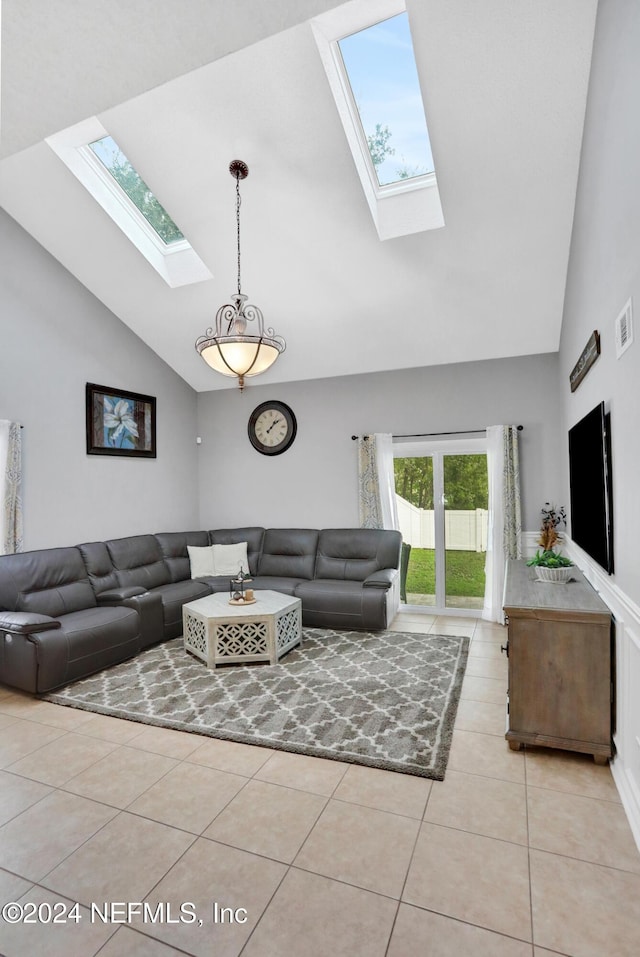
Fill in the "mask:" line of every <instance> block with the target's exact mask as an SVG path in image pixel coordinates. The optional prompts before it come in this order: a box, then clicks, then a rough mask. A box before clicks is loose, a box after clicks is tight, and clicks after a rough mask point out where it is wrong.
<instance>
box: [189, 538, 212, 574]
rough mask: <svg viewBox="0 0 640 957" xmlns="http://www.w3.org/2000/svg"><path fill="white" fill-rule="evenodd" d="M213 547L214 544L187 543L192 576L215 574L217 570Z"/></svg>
mask: <svg viewBox="0 0 640 957" xmlns="http://www.w3.org/2000/svg"><path fill="white" fill-rule="evenodd" d="M213 548H214V546H213V545H205V546H199V545H187V551H188V552H189V563H190V565H191V577H192V578H202V577H204V576H205V575H215V573H216V571H215V565H214V561H213Z"/></svg>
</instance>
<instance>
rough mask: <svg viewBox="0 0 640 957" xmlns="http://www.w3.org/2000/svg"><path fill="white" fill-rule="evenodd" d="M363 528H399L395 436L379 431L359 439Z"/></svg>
mask: <svg viewBox="0 0 640 957" xmlns="http://www.w3.org/2000/svg"><path fill="white" fill-rule="evenodd" d="M358 481H359V489H358V491H359V494H358V502H359V510H360V526H361V528H396V529H397V528H398V527H399V522H398V506H397V503H396V486H395V479H394V472H393V436H392V435H391V434H388V433H383V432H377V433H376V434H375V435H368V436H361V437H360V438H359V439H358Z"/></svg>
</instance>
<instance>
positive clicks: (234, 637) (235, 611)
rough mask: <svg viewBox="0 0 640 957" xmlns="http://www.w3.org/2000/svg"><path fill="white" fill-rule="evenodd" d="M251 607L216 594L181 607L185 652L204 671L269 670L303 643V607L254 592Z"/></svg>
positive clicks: (225, 594) (277, 596) (285, 598)
mask: <svg viewBox="0 0 640 957" xmlns="http://www.w3.org/2000/svg"><path fill="white" fill-rule="evenodd" d="M254 594H255V598H256V601H255V604H253V605H230V604H229V593H228V592H219V593H218V594H215V595H207V597H206V598H198V599H197V601H190V602H188V603H187V604H186V605H183V606H182V624H183V635H184V647H185V650H186V651H189V652H191V654H192V655H195V656H196V658H200V659H201V660H202V661H204V662H205V663H206V665H207V667H209V668H215V667H216V665H221V664H242V663H246V662H249V661H268V662H269V664H271V665H273V664H275V663H276V662H277V661H279V660H280V658H282V656H283V655H285V654H286V653H287V652H288V651H290V650H291V649H292V648H293V647H294V646H295V645H299V644H300V643H301V641H302V602H301V601H300V599H299V598H292V597H291V595H281V594H280V593H279V592H277V591H256V592H254Z"/></svg>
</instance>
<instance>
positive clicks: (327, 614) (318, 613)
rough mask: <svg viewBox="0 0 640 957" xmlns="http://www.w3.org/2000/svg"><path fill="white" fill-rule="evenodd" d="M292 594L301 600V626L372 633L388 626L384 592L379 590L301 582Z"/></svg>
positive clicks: (347, 584)
mask: <svg viewBox="0 0 640 957" xmlns="http://www.w3.org/2000/svg"><path fill="white" fill-rule="evenodd" d="M294 594H295V596H296V598H300V599H301V600H302V623H303V625H307V626H308V627H313V628H345V629H348V630H350V629H365V630H372V631H378V630H381V629H384V628H386V627H387V614H386V596H387V592H386V591H383V590H382V589H381V588H364V587H363V585H362V582H354V581H341V580H337V579H336V580H333V579H329V578H323V579H316V580H315V581H310V582H306V581H302V582H300V583H299V584H298V585H297V587H296V590H295V592H294Z"/></svg>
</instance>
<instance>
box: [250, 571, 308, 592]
mask: <svg viewBox="0 0 640 957" xmlns="http://www.w3.org/2000/svg"><path fill="white" fill-rule="evenodd" d="M299 584H300V579H299V578H286V577H285V576H283V575H257V576H256V577H255V578H253V579H252V580H251V583H250V584H249V585H248V586H247V587H248V588H253V590H254V592H257V591H265V590H269V591H279V592H280V593H281V594H282V595H295V593H296V588H297V587H298V585H299ZM258 597H259V596H258Z"/></svg>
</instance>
